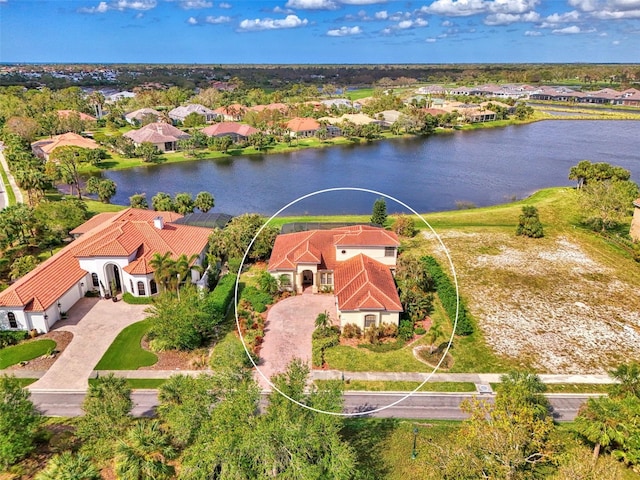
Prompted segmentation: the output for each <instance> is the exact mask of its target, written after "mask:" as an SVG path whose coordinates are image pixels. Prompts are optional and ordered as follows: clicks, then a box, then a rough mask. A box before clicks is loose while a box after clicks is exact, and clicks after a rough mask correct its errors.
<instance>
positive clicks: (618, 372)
mask: <svg viewBox="0 0 640 480" xmlns="http://www.w3.org/2000/svg"><path fill="white" fill-rule="evenodd" d="M609 374H610V375H611V376H612V377H613V378H615V379H616V380H618V382H620V383H619V384H616V385H614V386H613V387H612V389H611V390H612V391H611V393H613V394H614V395H615V396H620V397H622V396H625V395H633V396H635V397H638V398H640V363H638V362H631V363H629V364H624V363H623V364H622V365H620V366H619V367H618V368H616V369H615V370H612V371H611V372H609Z"/></svg>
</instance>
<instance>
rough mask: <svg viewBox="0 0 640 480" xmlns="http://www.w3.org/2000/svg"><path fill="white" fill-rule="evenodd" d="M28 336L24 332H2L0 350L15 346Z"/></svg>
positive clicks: (0, 333)
mask: <svg viewBox="0 0 640 480" xmlns="http://www.w3.org/2000/svg"><path fill="white" fill-rule="evenodd" d="M28 336H29V332H27V331H26V330H20V331H12V330H3V331H0V348H4V347H9V346H11V345H16V344H18V343H19V342H21V341H22V340H25V339H26V338H27V337H28Z"/></svg>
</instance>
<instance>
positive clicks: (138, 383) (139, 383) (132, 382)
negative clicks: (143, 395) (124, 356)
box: [89, 378, 167, 390]
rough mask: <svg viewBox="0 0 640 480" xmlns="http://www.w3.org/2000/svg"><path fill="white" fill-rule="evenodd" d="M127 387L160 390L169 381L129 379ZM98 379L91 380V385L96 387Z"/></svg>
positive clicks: (162, 379) (161, 379) (164, 379)
mask: <svg viewBox="0 0 640 480" xmlns="http://www.w3.org/2000/svg"><path fill="white" fill-rule="evenodd" d="M126 380H127V385H128V386H129V387H130V388H133V389H136V388H148V389H152V390H155V389H158V388H160V387H161V386H162V384H163V383H164V382H166V381H167V379H166V378H127V379H126ZM97 382H98V379H96V378H90V379H89V385H96V384H97Z"/></svg>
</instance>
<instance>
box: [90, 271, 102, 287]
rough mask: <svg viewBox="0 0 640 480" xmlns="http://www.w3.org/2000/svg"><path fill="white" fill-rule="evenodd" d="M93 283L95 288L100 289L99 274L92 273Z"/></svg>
mask: <svg viewBox="0 0 640 480" xmlns="http://www.w3.org/2000/svg"><path fill="white" fill-rule="evenodd" d="M91 282H92V283H93V286H94V287H99V286H100V280H98V274H97V273H92V274H91Z"/></svg>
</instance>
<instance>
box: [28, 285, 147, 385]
mask: <svg viewBox="0 0 640 480" xmlns="http://www.w3.org/2000/svg"><path fill="white" fill-rule="evenodd" d="M146 307H147V305H129V304H128V303H125V302H123V301H119V302H116V303H114V302H112V301H111V300H98V299H97V298H87V297H83V298H81V299H80V300H79V301H78V303H76V304H75V305H74V306H73V307H71V308H70V309H69V318H68V319H67V320H59V321H57V322H56V323H55V325H54V326H53V327H52V330H62V331H67V332H71V333H73V340H71V343H70V344H69V345H68V346H67V348H65V350H64V352H62V353H61V354H60V357H59V358H58V359H57V360H56V361H55V362H54V364H53V365H51V368H49V370H47V373H45V374H44V375H43V377H42V378H41V379H40V380H38V381H37V382H35V383H32V384H31V385H30V386H29V390H34V391H37V390H86V389H87V388H88V386H89V384H88V378H89V376H90V375H91V372H92V371H93V367H95V366H96V364H97V363H98V362H99V361H100V359H101V358H102V355H104V352H106V351H107V349H108V348H109V346H110V345H111V343H112V342H113V340H114V339H115V338H116V336H117V335H118V333H120V332H121V331H122V329H123V328H125V327H127V326H129V325H131V324H132V323H135V322H139V321H140V320H143V319H144V318H145V317H146V314H145V313H144V310H145V308H146Z"/></svg>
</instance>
